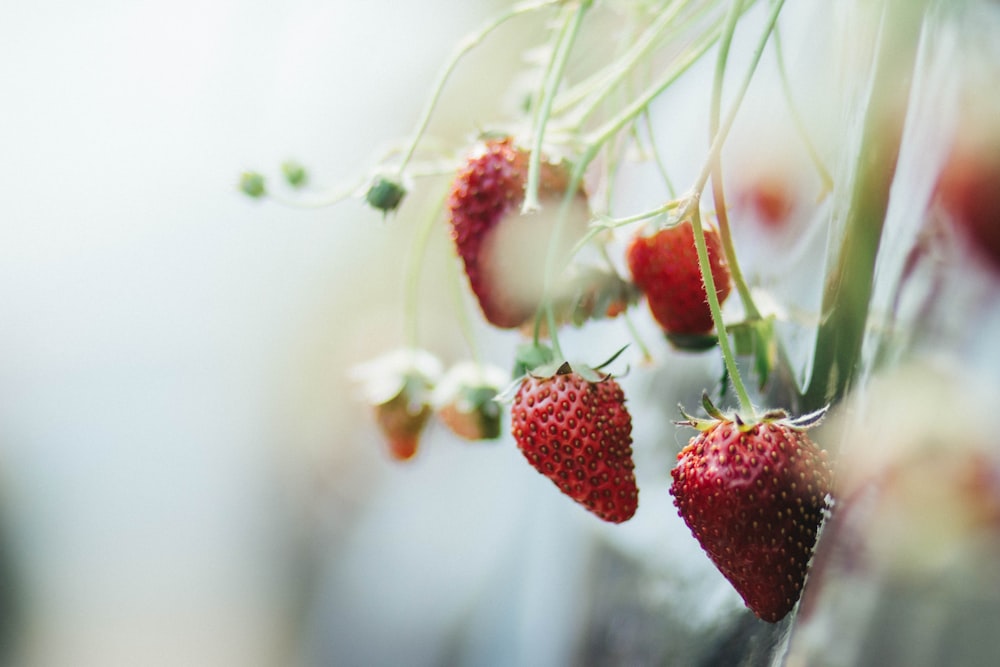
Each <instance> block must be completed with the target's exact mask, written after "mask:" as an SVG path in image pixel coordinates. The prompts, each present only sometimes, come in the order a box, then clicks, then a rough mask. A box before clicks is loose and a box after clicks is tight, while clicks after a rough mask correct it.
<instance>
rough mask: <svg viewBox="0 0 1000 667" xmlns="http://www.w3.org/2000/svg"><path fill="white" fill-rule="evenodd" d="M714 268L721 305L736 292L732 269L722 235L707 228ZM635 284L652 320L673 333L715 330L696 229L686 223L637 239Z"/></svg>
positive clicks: (631, 256)
mask: <svg viewBox="0 0 1000 667" xmlns="http://www.w3.org/2000/svg"><path fill="white" fill-rule="evenodd" d="M705 243H706V245H707V246H708V258H709V264H710V265H711V267H712V278H713V279H714V280H715V293H716V294H717V295H718V296H719V303H722V302H723V301H725V300H726V297H727V296H729V290H730V289H731V284H730V278H729V267H728V266H727V265H726V260H725V258H724V256H723V252H722V244H721V241H720V240H719V233H718V232H717V231H716V230H715V229H713V228H711V227H705ZM626 259H627V261H628V266H629V270H630V271H631V272H632V279H633V280H634V281H635V284H636V285H637V286H638V287H639V289H640V290H642V292H643V293H644V294H645V295H646V299H647V300H648V301H649V309H650V310H651V311H652V312H653V317H654V318H656V321H657V322H659V324H660V326H661V327H663V330H664V331H666V332H667V333H668V334H679V335H696V334H705V333H708V332H710V331H711V330H712V326H713V325H712V313H711V311H710V310H709V308H708V301H707V296H706V292H705V285H704V283H703V282H702V280H701V272H700V271H699V269H698V253H697V251H696V249H695V245H694V230H693V229H692V227H691V223H690V222H688V221H684V222H682V223H680V224H678V225H675V226H674V227H669V228H667V229H661V230H660V231H658V232H656V233H655V234H653V235H652V236H645V235H643V234H639V235H637V236H636V237H635V238H634V239H632V242H631V243H630V244H629V247H628V251H627V254H626Z"/></svg>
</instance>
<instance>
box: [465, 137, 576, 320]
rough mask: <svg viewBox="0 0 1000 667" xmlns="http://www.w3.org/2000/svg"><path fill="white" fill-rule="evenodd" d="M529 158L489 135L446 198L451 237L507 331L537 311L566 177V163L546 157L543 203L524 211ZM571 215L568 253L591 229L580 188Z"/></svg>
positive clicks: (489, 313) (485, 306)
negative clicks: (554, 162)
mask: <svg viewBox="0 0 1000 667" xmlns="http://www.w3.org/2000/svg"><path fill="white" fill-rule="evenodd" d="M528 162H529V153H528V152H527V151H524V150H521V149H519V148H517V147H515V146H514V144H513V141H512V140H511V139H510V138H505V139H491V140H489V141H487V142H486V143H485V145H484V146H483V147H482V150H481V152H479V153H477V154H474V155H472V156H470V157H469V159H468V161H467V163H466V164H465V166H464V167H463V168H462V169H461V170H460V171H459V172H458V174H457V176H456V177H455V180H454V182H453V183H452V187H451V193H450V195H449V198H448V211H449V220H450V223H451V237H452V240H453V241H454V242H455V248H456V250H457V251H458V254H459V256H460V257H461V258H462V261H463V263H464V266H465V273H466V275H467V276H468V278H469V285H470V286H471V287H472V291H473V293H475V295H476V298H477V299H478V300H479V305H480V307H481V308H482V311H483V315H484V316H485V317H486V319H487V320H488V321H489V322H490V323H491V324H493V325H494V326H497V327H500V328H505V329H513V328H517V327H518V326H520V325H522V324H524V323H525V322H526V321H528V319H529V318H531V317H532V315H533V314H534V313H535V310H536V309H537V308H538V305H539V302H540V300H541V297H542V294H541V289H542V285H543V284H544V282H545V276H544V271H545V263H546V257H547V253H548V251H549V243H550V240H551V238H550V237H551V236H552V232H553V229H554V227H555V224H556V222H557V219H558V217H559V214H560V209H561V206H560V205H561V202H562V199H563V195H564V194H565V191H566V188H567V186H568V182H569V175H568V171H567V169H566V166H565V165H564V164H562V163H560V164H552V163H549V162H545V161H543V162H542V167H541V174H540V176H541V178H540V185H539V193H538V194H539V200H540V202H541V204H542V208H541V210H540V211H535V212H532V213H527V214H523V213H522V212H521V204H522V203H523V202H524V194H525V193H524V189H525V184H526V182H527V176H528ZM566 214H567V216H568V220H567V222H568V226H569V233H564V234H562V235H561V237H560V241H561V242H562V243H561V247H560V248H559V249H558V252H557V254H559V253H562V254H565V253H567V252H568V251H569V249H570V248H571V247H572V244H573V243H575V241H576V240H577V239H579V238H580V237H581V236H582V235H583V234H584V233H585V231H586V225H587V223H588V222H589V220H590V212H589V209H588V206H587V199H586V195H585V194H584V193H583V192H582V191H580V192H578V193H577V196H576V197H574V198H573V203H572V206H571V207H570V208H569V209H568V211H567V213H566ZM553 287H557V286H553ZM553 296H555V295H553Z"/></svg>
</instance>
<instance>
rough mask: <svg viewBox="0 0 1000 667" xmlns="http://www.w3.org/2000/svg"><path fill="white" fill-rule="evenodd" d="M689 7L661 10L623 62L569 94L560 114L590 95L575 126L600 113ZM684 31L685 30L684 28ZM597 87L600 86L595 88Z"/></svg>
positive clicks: (673, 5) (676, 4)
mask: <svg viewBox="0 0 1000 667" xmlns="http://www.w3.org/2000/svg"><path fill="white" fill-rule="evenodd" d="M687 4H688V3H687V2H685V1H683V0H675V1H674V2H673V3H671V4H670V6H668V7H666V8H665V9H663V10H661V11H660V12H659V13H658V15H657V17H656V19H655V20H654V21H653V23H652V24H651V25H650V26H649V28H647V29H646V30H645V31H644V32H643V33H642V34H641V35H640V36H639V37H638V39H637V40H636V41H635V43H634V44H633V45H632V47H631V48H630V49H629V50H628V51H626V52H625V53H624V54H623V55H622V56H621V57H620V58H618V59H616V60H615V61H614V63H613V64H612V65H610V66H609V67H608V68H607V69H606V70H601V71H600V72H599V73H598V74H597V75H596V82H595V81H585V82H584V84H585V86H584V87H583V88H581V89H577V90H573V91H570V93H569V94H568V95H567V96H566V98H565V99H564V100H560V102H561V104H560V108H559V110H560V111H566V110H568V108H570V106H571V105H573V104H576V103H579V102H582V101H583V100H585V99H586V97H587V95H591V93H593V94H592V95H591V97H590V99H589V100H588V101H587V104H586V106H584V107H581V108H579V109H578V110H577V111H576V112H575V113H574V114H573V116H574V122H575V123H576V124H580V123H583V121H584V120H586V119H587V118H588V117H589V116H590V115H591V114H592V113H594V111H596V110H597V108H598V107H599V106H600V105H601V103H602V102H603V101H604V100H605V99H606V98H607V96H608V95H609V94H610V93H611V92H612V91H613V90H614V89H615V87H616V86H617V85H618V84H619V83H621V81H622V79H624V78H625V77H626V76H628V75H629V73H631V72H632V70H633V69H634V68H635V66H636V65H637V64H638V63H639V62H641V61H642V59H643V58H645V57H646V56H647V55H648V54H649V52H650V51H652V50H653V48H654V47H656V46H657V45H658V43H659V41H660V39H659V38H660V36H661V34H662V33H663V31H664V30H665V29H667V28H670V27H674V26H673V25H672V24H673V23H674V19H676V18H677V15H678V14H680V12H681V10H682V9H684V7H685V6H686V5H687ZM709 8H710V7H709ZM702 11H704V10H702ZM700 15H701V12H698V13H696V14H695V15H694V17H692V18H691V19H688V22H693V21H694V20H696V19H697V18H699V17H700ZM682 27H684V26H683V25H682ZM678 31H679V29H678ZM595 83H597V84H599V85H596V86H595V85H594V84H595ZM580 90H582V91H583V92H584V95H580V94H579V92H580ZM595 90H596V92H595Z"/></svg>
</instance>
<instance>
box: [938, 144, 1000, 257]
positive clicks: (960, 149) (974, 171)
mask: <svg viewBox="0 0 1000 667" xmlns="http://www.w3.org/2000/svg"><path fill="white" fill-rule="evenodd" d="M991 135H992V136H991ZM937 196H938V201H939V202H940V204H941V206H942V208H943V209H944V211H945V215H946V217H947V218H948V219H949V220H950V221H951V223H952V224H953V226H954V227H955V228H956V229H957V230H958V231H959V233H960V234H961V235H962V237H963V238H964V239H965V240H966V241H967V243H968V246H969V247H970V248H971V249H972V252H973V253H974V254H975V255H977V256H978V257H980V258H982V259H984V260H985V261H986V263H987V264H988V265H989V266H990V267H992V268H993V270H994V271H1000V128H993V129H992V130H991V132H983V133H981V135H980V136H975V137H966V136H964V135H963V136H960V137H959V138H958V140H956V142H955V144H954V146H953V147H952V149H951V152H950V153H949V155H948V158H947V160H946V161H945V164H944V166H943V168H942V171H941V175H940V177H939V179H938V183H937Z"/></svg>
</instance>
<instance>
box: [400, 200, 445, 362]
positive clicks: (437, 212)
mask: <svg viewBox="0 0 1000 667" xmlns="http://www.w3.org/2000/svg"><path fill="white" fill-rule="evenodd" d="M447 199H448V198H447V196H444V197H442V198H441V201H440V203H439V204H438V205H437V206H436V207H435V208H434V213H433V214H432V215H429V216H427V218H426V219H425V220H424V221H423V224H422V225H420V227H419V228H418V229H417V233H416V238H414V240H413V245H412V246H410V255H409V258H408V262H407V267H406V272H405V276H406V277H405V281H406V284H405V285H404V289H405V295H404V297H403V312H404V322H403V326H404V331H405V332H406V343H407V345H409V347H411V348H414V349H416V347H417V343H418V342H419V339H420V333H419V326H418V317H417V311H418V306H419V304H418V301H417V293H418V287H419V284H420V269H421V268H422V266H423V258H424V253H425V252H426V251H427V243H428V241H429V240H430V238H431V232H432V231H433V230H434V227H435V225H436V223H437V222H438V220H440V218H441V214H442V212H443V211H444V205H445V202H446V201H447Z"/></svg>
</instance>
